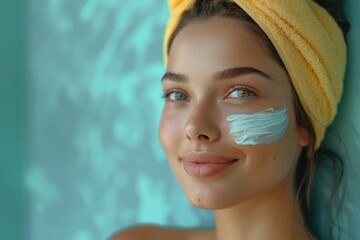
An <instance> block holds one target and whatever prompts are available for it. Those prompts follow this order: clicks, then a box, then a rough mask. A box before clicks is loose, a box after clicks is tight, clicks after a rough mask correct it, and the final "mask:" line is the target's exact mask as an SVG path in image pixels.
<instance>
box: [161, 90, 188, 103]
mask: <svg viewBox="0 0 360 240" xmlns="http://www.w3.org/2000/svg"><path fill="white" fill-rule="evenodd" d="M164 98H165V99H166V100H167V101H170V102H180V101H188V99H189V97H188V96H187V95H186V94H185V93H183V92H181V91H177V90H173V91H169V92H167V93H165V94H164Z"/></svg>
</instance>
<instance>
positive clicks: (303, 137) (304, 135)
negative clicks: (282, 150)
mask: <svg viewBox="0 0 360 240" xmlns="http://www.w3.org/2000/svg"><path fill="white" fill-rule="evenodd" d="M298 132H299V139H298V144H299V146H300V147H307V146H309V144H310V139H309V133H308V132H307V131H306V130H305V129H304V128H299V129H298Z"/></svg>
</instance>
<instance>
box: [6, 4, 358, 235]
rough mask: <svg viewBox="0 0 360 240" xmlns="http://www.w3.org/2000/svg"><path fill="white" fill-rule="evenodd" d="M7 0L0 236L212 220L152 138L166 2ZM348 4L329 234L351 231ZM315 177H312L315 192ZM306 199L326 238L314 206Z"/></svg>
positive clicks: (354, 202)
mask: <svg viewBox="0 0 360 240" xmlns="http://www.w3.org/2000/svg"><path fill="white" fill-rule="evenodd" d="M3 2H4V1H3ZM8 2H9V3H6V4H5V3H1V4H0V31H1V32H0V34H1V35H0V36H1V38H0V50H1V52H0V70H1V71H0V107H1V108H0V121H1V122H0V131H1V132H0V133H1V135H0V180H1V181H0V201H1V202H0V239H19V240H20V239H29V240H38V239H52V240H57V239H59V240H60V239H61V240H62V239H69V240H95V239H106V238H107V237H109V236H110V235H111V234H113V233H114V232H116V231H118V230H120V229H122V228H125V227H127V226H130V225H134V224H140V223H156V224H161V225H173V226H182V227H195V226H202V227H207V226H212V225H213V220H212V219H213V218H212V214H211V212H207V211H204V210H199V209H195V208H193V207H191V206H190V204H189V203H188V202H187V200H186V199H185V197H184V195H183V194H182V191H181V189H180V187H179V186H178V184H177V183H176V181H175V180H174V178H173V176H172V174H171V172H170V169H169V167H168V164H167V161H166V157H165V155H164V153H163V151H162V149H161V147H160V144H159V142H158V139H157V129H158V123H159V117H160V113H161V108H162V99H161V85H160V78H161V76H162V74H163V71H164V69H163V63H162V38H163V30H164V28H165V24H166V19H167V18H168V14H169V13H168V10H167V6H166V1H164V0H146V1H117V0H29V1H27V3H26V4H25V1H23V2H21V1H13V2H12V3H11V2H10V1H8ZM358 9H360V2H359V1H356V0H348V1H346V10H347V13H348V15H349V18H350V21H351V22H352V26H353V27H352V29H351V31H350V33H349V34H348V42H349V46H350V48H349V59H350V63H349V66H348V76H347V79H346V83H345V92H344V95H343V100H342V102H341V105H340V111H339V115H338V116H337V118H336V120H335V123H334V124H333V125H332V128H333V129H335V130H336V131H337V132H338V133H339V135H340V137H341V138H342V139H343V142H344V144H345V146H346V149H347V153H346V150H345V148H344V147H340V148H338V143H337V142H336V141H332V140H331V136H328V139H329V140H327V142H328V144H329V145H331V146H332V147H333V148H336V149H338V150H339V151H340V152H341V154H342V155H343V156H345V155H346V154H348V155H349V157H350V159H351V162H350V161H349V160H346V162H345V163H346V169H347V174H346V177H345V180H344V189H349V190H348V194H347V198H346V201H345V202H344V207H343V210H342V212H341V214H340V220H341V223H342V224H343V225H342V226H343V228H344V231H342V232H343V234H342V236H341V238H340V239H341V240H347V239H349V240H353V239H359V238H360V229H359V228H358V227H357V226H358V225H359V224H360V210H359V209H360V207H359V205H360V189H359V187H358V186H359V184H360V177H359V176H357V175H359V171H360V161H358V158H359V157H358V156H359V155H360V125H359V122H360V111H359V110H358V106H359V105H360V94H359V92H360V82H359V81H358V76H360V72H359V71H360V69H359V67H358V66H360V59H359V58H360V49H359V48H358V47H357V46H358V39H360V31H359V27H358V26H360V16H359V15H358ZM324 181H325V184H326V181H327V180H326V177H324V178H323V179H318V180H317V182H316V184H317V185H318V186H320V187H318V188H317V189H320V191H317V194H318V195H319V196H320V197H319V199H321V196H322V193H323V195H326V194H328V192H327V188H325V187H324V183H323V182H324ZM320 202H321V201H320ZM315 204H320V203H319V201H318V202H316V201H315ZM317 209H320V210H316V211H317V212H315V214H316V216H317V224H318V225H319V227H318V229H320V230H319V232H321V234H322V235H323V236H327V234H328V231H333V230H331V229H330V230H328V229H327V228H326V225H327V224H328V222H327V220H324V219H326V218H325V217H324V216H325V212H326V209H325V208H317ZM324 209H325V210H324ZM314 216H315V215H314ZM345 233H346V234H345ZM355 236H357V237H355Z"/></svg>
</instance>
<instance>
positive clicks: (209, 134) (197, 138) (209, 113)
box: [185, 105, 221, 143]
mask: <svg viewBox="0 0 360 240" xmlns="http://www.w3.org/2000/svg"><path fill="white" fill-rule="evenodd" d="M212 109H213V108H211V107H210V106H204V105H203V106H201V105H198V106H196V107H194V108H193V109H192V110H191V112H190V113H189V117H188V119H187V122H186V124H185V134H186V138H187V139H188V140H191V141H193V142H198V143H210V142H214V141H216V140H218V139H219V138H220V135H221V131H220V128H219V119H218V115H219V114H218V113H217V112H216V110H212Z"/></svg>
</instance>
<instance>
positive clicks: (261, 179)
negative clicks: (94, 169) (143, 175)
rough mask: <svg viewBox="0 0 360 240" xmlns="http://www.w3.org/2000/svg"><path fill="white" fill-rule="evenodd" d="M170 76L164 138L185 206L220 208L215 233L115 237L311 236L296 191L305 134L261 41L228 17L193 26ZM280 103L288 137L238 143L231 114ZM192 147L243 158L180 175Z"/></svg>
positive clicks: (300, 239) (182, 37)
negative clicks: (215, 170) (218, 168)
mask: <svg viewBox="0 0 360 240" xmlns="http://www.w3.org/2000/svg"><path fill="white" fill-rule="evenodd" d="M166 72H167V73H166V74H165V75H164V78H163V81H162V84H163V88H164V92H165V95H166V104H165V106H164V110H163V114H162V118H161V123H160V128H159V136H160V141H161V144H162V146H163V148H164V150H165V152H166V155H167V157H168V159H169V164H170V166H171V168H172V170H173V172H174V175H175V176H176V178H177V180H178V181H179V183H180V184H181V186H182V188H183V190H184V192H185V194H186V196H187V198H188V199H189V201H190V202H191V203H192V204H193V205H194V206H196V207H199V208H204V209H212V210H214V211H215V223H216V224H215V229H214V230H198V231H195V230H179V229H173V230H172V229H164V228H158V227H150V229H151V230H150V231H152V233H153V234H155V235H157V236H156V237H154V238H149V236H150V235H151V234H149V233H147V234H146V232H147V231H149V227H138V228H134V229H132V230H128V231H125V232H124V233H126V232H127V233H129V232H133V234H135V235H136V234H137V236H135V237H134V238H132V236H131V234H130V235H128V236H127V238H114V239H178V238H175V237H179V236H181V237H182V238H181V239H188V240H197V239H199V240H201V239H214V240H215V239H216V240H237V239H246V240H259V239H266V240H272V239H274V240H282V239H284V240H289V239H294V240H308V239H315V238H314V237H313V236H312V235H311V233H310V232H309V231H308V230H307V228H306V227H305V226H304V223H303V217H302V214H301V212H300V208H299V206H298V204H297V202H296V198H295V194H296V190H295V189H294V173H295V169H296V164H297V160H298V158H299V155H300V152H301V149H302V148H303V147H305V146H307V145H308V144H309V141H308V138H307V136H308V135H307V133H306V132H305V130H304V129H302V128H299V127H298V126H297V125H296V119H295V108H294V102H293V94H294V92H293V89H292V87H291V80H290V79H289V76H288V74H287V72H286V70H284V69H283V68H282V67H281V66H280V65H279V64H278V63H277V62H276V61H275V60H274V59H273V58H272V57H271V56H270V54H269V52H268V51H267V50H266V47H265V46H264V45H263V43H262V41H261V40H259V39H257V37H256V35H255V34H254V33H253V32H251V31H250V30H249V29H248V27H246V26H245V25H244V24H242V23H241V22H239V21H238V20H235V19H232V18H223V17H213V18H210V19H207V20H202V21H197V22H193V23H190V24H189V25H187V26H186V27H185V28H184V29H182V30H181V31H180V32H179V33H178V35H177V36H176V37H175V39H174V41H173V43H172V46H171V49H170V52H169V58H168V65H167V69H166ZM284 104H285V105H286V107H287V108H288V112H289V119H290V122H289V127H288V129H287V131H286V133H285V135H284V137H283V139H281V140H280V141H278V142H276V143H272V144H263V145H255V146H241V145H237V144H236V143H235V142H234V140H233V138H232V137H231V135H230V134H229V123H228V122H227V121H226V117H227V116H229V115H231V114H239V113H255V112H259V111H263V110H265V109H268V108H275V109H279V108H281V107H282V106H283V105H284ZM193 151H194V152H210V153H216V154H218V155H223V156H227V157H231V158H232V159H237V161H236V163H235V164H234V165H233V166H231V167H230V168H229V169H226V170H225V171H223V172H221V173H219V174H217V175H215V176H211V177H208V178H196V177H193V176H189V175H188V174H187V173H186V172H185V171H184V168H183V166H182V161H181V157H180V156H181V155H183V154H184V153H187V152H193ZM124 233H123V235H122V236H124ZM142 233H144V234H143V235H142ZM139 234H140V235H139ZM181 234H183V235H181ZM117 236H118V237H119V236H120V237H121V234H119V235H117ZM142 236H143V237H144V238H142ZM179 239H180V238H179Z"/></svg>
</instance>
